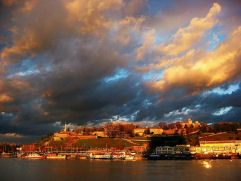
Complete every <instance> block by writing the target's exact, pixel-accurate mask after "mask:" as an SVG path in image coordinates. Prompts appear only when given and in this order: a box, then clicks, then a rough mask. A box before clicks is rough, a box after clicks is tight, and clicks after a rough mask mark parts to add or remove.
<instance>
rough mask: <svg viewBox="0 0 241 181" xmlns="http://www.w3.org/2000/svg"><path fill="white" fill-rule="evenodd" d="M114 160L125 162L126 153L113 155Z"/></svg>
mask: <svg viewBox="0 0 241 181" xmlns="http://www.w3.org/2000/svg"><path fill="white" fill-rule="evenodd" d="M112 159H119V160H124V159H125V152H115V153H112Z"/></svg>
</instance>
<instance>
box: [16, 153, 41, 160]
mask: <svg viewBox="0 0 241 181" xmlns="http://www.w3.org/2000/svg"><path fill="white" fill-rule="evenodd" d="M21 158H23V159H45V156H44V155H40V154H38V153H29V154H27V155H23V156H22V157H21Z"/></svg>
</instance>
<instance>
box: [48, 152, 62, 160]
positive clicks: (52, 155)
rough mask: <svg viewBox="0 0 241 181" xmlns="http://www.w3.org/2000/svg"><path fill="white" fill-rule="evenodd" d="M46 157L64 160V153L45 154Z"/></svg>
mask: <svg viewBox="0 0 241 181" xmlns="http://www.w3.org/2000/svg"><path fill="white" fill-rule="evenodd" d="M46 159H53V160H65V159H66V155H60V154H57V153H52V154H46Z"/></svg>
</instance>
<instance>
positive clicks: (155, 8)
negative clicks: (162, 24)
mask: <svg viewBox="0 0 241 181" xmlns="http://www.w3.org/2000/svg"><path fill="white" fill-rule="evenodd" d="M174 4H175V1H174V0H162V1H158V0H149V1H148V5H149V7H150V11H149V13H150V14H157V13H160V12H162V11H163V10H165V9H168V8H170V7H171V6H173V5H174Z"/></svg>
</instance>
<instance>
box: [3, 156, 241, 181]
mask: <svg viewBox="0 0 241 181" xmlns="http://www.w3.org/2000/svg"><path fill="white" fill-rule="evenodd" d="M0 180H1V181H5V180H7V181H12V180H34V181H35V180H54V181H55V180H68V181H71V180H95V181H102V180H104V181H106V180H112V181H117V180H125V181H129V180H134V181H142V180H150V181H154V180H164V181H166V180H195V181H196V180H201V181H208V180H212V181H214V180H218V181H221V180H227V181H231V180H235V181H236V180H237V181H238V180H241V160H179V161H175V160H158V161H147V160H145V161H109V160H24V159H14V158H10V159H9V158H1V159H0Z"/></svg>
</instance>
